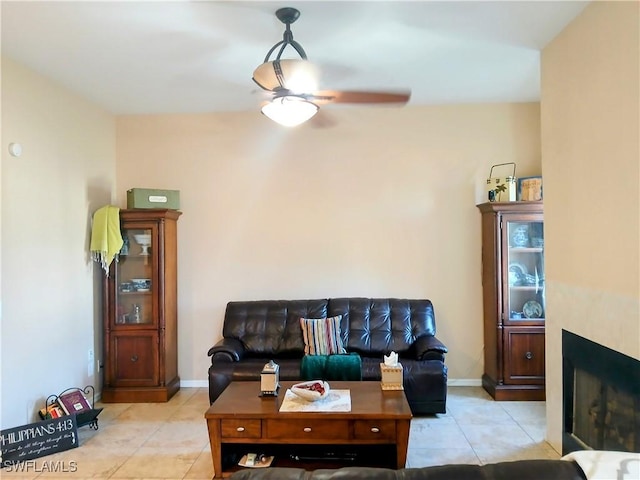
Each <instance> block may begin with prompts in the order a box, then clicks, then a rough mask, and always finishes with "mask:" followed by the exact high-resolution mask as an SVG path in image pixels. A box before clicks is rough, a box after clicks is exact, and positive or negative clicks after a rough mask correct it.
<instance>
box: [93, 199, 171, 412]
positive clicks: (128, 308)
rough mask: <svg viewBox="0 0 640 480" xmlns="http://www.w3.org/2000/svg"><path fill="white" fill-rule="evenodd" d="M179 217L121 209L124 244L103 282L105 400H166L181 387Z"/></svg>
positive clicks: (162, 213)
mask: <svg viewBox="0 0 640 480" xmlns="http://www.w3.org/2000/svg"><path fill="white" fill-rule="evenodd" d="M180 215H181V212H179V211H176V210H165V209H132V210H120V229H121V233H122V238H123V240H124V245H123V247H122V250H121V251H120V255H119V260H118V261H117V262H115V261H114V262H112V264H111V267H110V270H109V276H108V277H106V278H105V281H104V306H103V308H104V312H103V327H104V358H105V370H104V385H103V388H102V401H103V402H106V403H109V402H166V401H167V400H169V399H170V398H171V397H172V396H173V395H174V394H175V393H176V392H177V391H178V390H179V389H180V378H179V377H178V318H177V293H178V292H177V290H178V289H177V221H178V217H179V216H180Z"/></svg>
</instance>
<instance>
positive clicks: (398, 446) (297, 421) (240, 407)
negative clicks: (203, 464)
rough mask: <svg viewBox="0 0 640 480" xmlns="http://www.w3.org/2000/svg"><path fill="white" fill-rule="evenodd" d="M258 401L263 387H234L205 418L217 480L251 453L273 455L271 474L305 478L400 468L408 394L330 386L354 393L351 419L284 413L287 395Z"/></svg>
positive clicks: (367, 385)
mask: <svg viewBox="0 0 640 480" xmlns="http://www.w3.org/2000/svg"><path fill="white" fill-rule="evenodd" d="M293 383H295V382H281V388H280V394H279V395H278V397H275V398H274V397H261V396H260V395H259V394H260V383H259V382H232V383H231V384H230V385H229V386H228V387H227V388H226V389H225V391H224V392H222V394H221V395H220V396H219V397H218V399H217V400H216V401H215V402H214V403H213V405H211V407H209V409H208V410H207V411H206V413H205V414H204V416H205V419H206V420H207V428H208V430H209V442H210V444H211V457H212V459H213V468H214V471H215V476H214V478H223V477H228V476H230V475H231V474H232V473H233V472H234V471H237V470H239V469H242V468H243V467H239V466H238V465H237V464H238V461H239V460H240V458H241V457H242V456H243V455H244V454H246V453H249V452H253V453H258V454H261V453H262V454H265V455H267V456H270V455H273V456H274V457H275V458H274V461H273V463H272V465H271V466H278V467H282V466H286V467H292V466H295V467H299V468H305V469H307V470H314V469H317V468H337V467H341V466H348V465H351V466H355V465H358V466H374V467H387V468H403V467H404V466H405V463H406V460H407V446H408V443H409V426H410V423H411V409H410V408H409V404H408V403H407V398H406V397H405V395H404V391H401V390H400V391H383V390H382V389H381V388H380V383H379V382H330V386H331V389H332V390H349V391H350V393H351V411H350V412H280V411H279V409H280V404H281V403H282V400H283V398H284V396H285V392H286V391H287V389H288V388H290V387H291V385H292V384H293Z"/></svg>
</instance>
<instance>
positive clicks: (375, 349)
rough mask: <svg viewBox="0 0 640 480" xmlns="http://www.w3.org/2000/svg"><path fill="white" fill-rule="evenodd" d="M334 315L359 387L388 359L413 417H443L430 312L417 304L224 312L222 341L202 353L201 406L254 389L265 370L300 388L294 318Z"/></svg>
mask: <svg viewBox="0 0 640 480" xmlns="http://www.w3.org/2000/svg"><path fill="white" fill-rule="evenodd" d="M336 315H342V320H341V335H342V340H343V343H344V346H345V348H346V349H347V353H351V352H357V353H358V354H359V355H360V357H361V359H362V380H365V381H380V380H381V374H380V363H381V362H382V361H383V355H388V354H389V352H391V351H395V352H396V353H398V356H399V359H400V362H401V363H402V366H403V369H404V371H403V380H404V391H405V394H406V396H407V400H408V401H409V405H410V406H411V410H412V412H413V414H414V415H420V414H434V413H445V411H446V398H447V367H446V365H445V363H444V360H445V354H446V353H447V348H446V347H445V346H444V345H443V344H442V342H440V341H439V340H438V339H437V338H436V336H435V334H436V321H435V314H434V309H433V305H432V303H431V302H430V301H429V300H425V299H422V300H421V299H415V300H410V299H397V298H331V299H315V300H259V301H242V302H229V303H228V304H227V308H226V312H225V317H224V324H223V329H222V335H223V338H222V340H220V341H219V342H218V343H216V344H215V345H214V346H213V347H212V348H211V349H210V350H209V353H208V354H209V356H210V357H211V366H210V367H209V400H210V402H211V403H213V402H214V401H215V400H216V398H218V396H219V395H220V394H221V393H222V392H223V391H224V389H225V388H226V387H227V386H228V385H229V383H230V382H231V381H248V380H252V381H257V380H259V379H260V372H261V371H262V368H263V367H264V365H265V363H267V362H268V361H269V360H274V361H275V362H276V363H277V364H278V365H279V366H280V379H281V380H290V381H296V380H300V363H301V361H302V357H303V355H304V341H303V338H302V330H301V328H300V323H299V319H300V318H325V317H333V316H336Z"/></svg>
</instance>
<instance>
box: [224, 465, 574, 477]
mask: <svg viewBox="0 0 640 480" xmlns="http://www.w3.org/2000/svg"><path fill="white" fill-rule="evenodd" d="M586 478H587V477H586V476H585V474H584V472H583V471H582V469H581V468H580V466H579V465H578V464H577V463H576V462H573V461H567V460H519V461H514V462H500V463H493V464H487V465H442V466H436V467H423V468H404V469H401V470H390V469H386V468H368V467H344V468H339V469H335V470H330V469H324V470H315V471H305V470H303V469H300V468H279V467H271V468H263V469H253V470H251V469H248V470H242V471H239V472H236V473H234V474H233V475H231V477H230V479H231V480H586Z"/></svg>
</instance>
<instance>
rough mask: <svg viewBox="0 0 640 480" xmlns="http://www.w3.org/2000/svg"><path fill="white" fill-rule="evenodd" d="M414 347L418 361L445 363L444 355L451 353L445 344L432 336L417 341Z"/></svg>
mask: <svg viewBox="0 0 640 480" xmlns="http://www.w3.org/2000/svg"><path fill="white" fill-rule="evenodd" d="M414 347H415V349H416V358H417V359H418V360H441V361H443V362H444V354H445V353H447V352H448V351H449V350H448V349H447V347H446V346H445V345H444V343H442V342H441V341H440V340H438V339H437V338H436V337H434V336H431V335H425V336H422V337H419V338H418V339H416V341H415V343H414Z"/></svg>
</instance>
